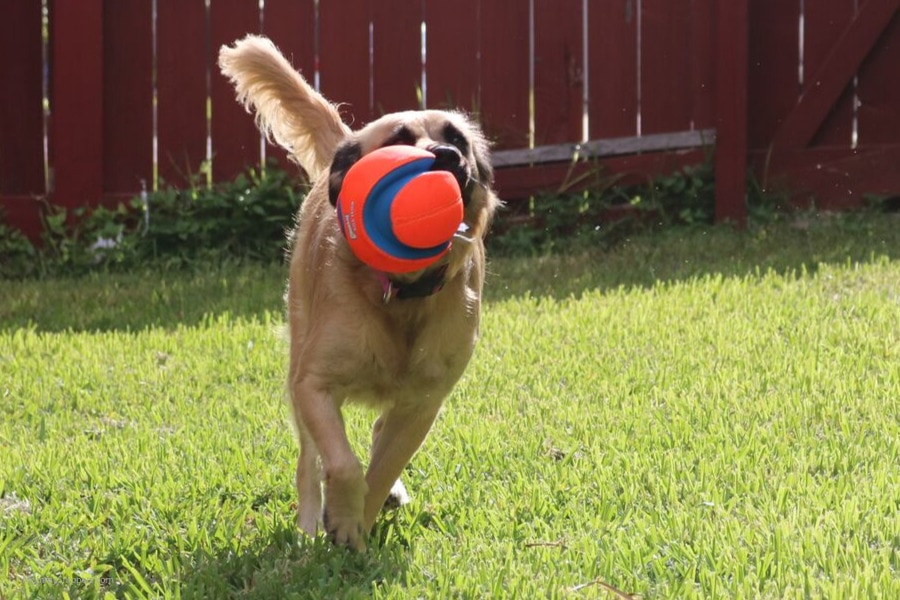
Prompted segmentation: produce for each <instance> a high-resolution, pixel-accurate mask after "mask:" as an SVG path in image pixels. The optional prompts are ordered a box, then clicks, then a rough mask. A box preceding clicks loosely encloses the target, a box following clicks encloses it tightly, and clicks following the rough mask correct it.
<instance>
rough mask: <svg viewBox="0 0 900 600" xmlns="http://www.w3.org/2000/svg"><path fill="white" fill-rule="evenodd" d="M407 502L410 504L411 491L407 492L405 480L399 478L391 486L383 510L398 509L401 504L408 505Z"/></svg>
mask: <svg viewBox="0 0 900 600" xmlns="http://www.w3.org/2000/svg"><path fill="white" fill-rule="evenodd" d="M407 504H409V493H407V491H406V486H404V485H403V482H402V481H400V480H399V479H398V480H397V481H395V482H394V485H393V486H392V487H391V491H390V493H389V494H388V497H387V498H385V500H384V506H383V507H382V510H397V509H398V508H400V507H401V506H406V505H407Z"/></svg>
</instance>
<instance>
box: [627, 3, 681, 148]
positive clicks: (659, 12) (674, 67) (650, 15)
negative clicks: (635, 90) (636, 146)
mask: <svg viewBox="0 0 900 600" xmlns="http://www.w3.org/2000/svg"><path fill="white" fill-rule="evenodd" d="M641 6H642V11H643V13H642V25H641V40H640V43H641V74H640V76H641V99H640V102H641V133H642V134H643V133H664V132H671V131H683V130H685V129H689V128H690V125H691V96H692V94H691V90H690V88H689V86H686V85H685V75H686V74H687V73H690V64H691V56H690V47H691V40H690V36H691V27H690V25H691V22H690V0H643V1H642V3H641Z"/></svg>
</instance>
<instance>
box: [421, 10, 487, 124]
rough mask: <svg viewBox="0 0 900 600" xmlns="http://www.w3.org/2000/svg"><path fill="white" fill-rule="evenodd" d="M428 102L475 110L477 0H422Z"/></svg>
mask: <svg viewBox="0 0 900 600" xmlns="http://www.w3.org/2000/svg"><path fill="white" fill-rule="evenodd" d="M425 22H426V23H427V25H428V36H427V38H426V50H427V51H426V62H427V64H426V73H427V82H428V97H427V106H428V107H431V108H450V109H461V110H465V111H468V112H477V111H478V110H479V107H480V100H479V98H478V37H479V31H480V30H481V28H482V27H483V26H484V25H483V24H482V23H481V20H480V15H479V2H478V0H457V1H456V2H446V1H444V0H425Z"/></svg>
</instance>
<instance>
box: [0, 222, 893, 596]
mask: <svg viewBox="0 0 900 600" xmlns="http://www.w3.org/2000/svg"><path fill="white" fill-rule="evenodd" d="M898 225H900V222H898V220H897V218H894V217H889V216H885V215H868V216H860V217H848V218H841V219H836V218H827V219H815V218H810V219H807V220H798V221H793V222H791V223H779V224H774V225H768V226H765V227H755V228H753V229H751V230H750V231H749V232H746V233H736V232H733V231H731V230H730V229H728V228H708V229H703V228H687V229H671V230H666V231H663V232H657V233H654V234H642V235H637V236H635V237H634V238H632V239H630V240H627V241H626V242H624V243H622V244H621V245H619V246H617V247H616V248H614V249H612V250H609V251H605V252H599V251H598V252H595V253H592V254H586V255H578V256H569V257H544V258H540V259H533V260H525V259H503V260H494V261H493V262H492V263H491V276H490V279H489V281H488V288H489V291H488V294H487V296H488V302H487V303H486V306H485V311H484V327H483V335H482V339H481V341H480V345H479V347H478V350H477V351H476V355H475V357H474V359H473V361H472V363H471V365H470V367H469V370H468V371H467V372H466V374H465V376H464V377H463V379H462V381H461V382H460V384H459V385H458V386H457V388H456V390H455V391H454V392H453V394H452V395H451V397H450V398H449V400H448V402H447V405H446V408H445V410H444V411H443V412H442V414H441V416H440V418H439V419H438V422H437V423H436V425H435V428H434V430H433V431H432V433H431V435H430V436H429V438H428V440H427V441H426V442H425V445H424V447H423V449H422V451H421V452H420V453H419V454H417V455H416V457H415V458H414V459H413V461H412V463H411V465H410V466H409V468H408V469H407V473H406V481H407V486H408V487H409V488H410V491H411V492H412V494H413V501H412V503H411V504H410V505H409V506H407V507H405V508H404V509H402V510H401V511H399V512H397V513H394V514H392V515H391V516H388V517H385V518H383V519H382V520H381V521H380V522H379V524H378V525H377V526H376V530H375V532H374V533H373V536H372V537H373V539H371V540H370V544H369V545H370V548H369V550H368V551H367V553H365V554H355V553H352V552H349V551H345V550H342V549H336V548H332V547H330V546H329V545H328V544H327V543H325V542H324V540H323V539H321V538H319V539H315V540H310V539H307V538H305V537H304V536H302V535H299V534H298V533H297V532H296V530H295V528H294V510H295V507H294V501H295V498H294V489H293V461H294V459H295V442H294V439H293V435H292V433H291V429H290V426H289V425H288V411H287V409H286V406H285V405H284V403H283V401H282V398H283V375H284V369H285V349H284V347H283V344H282V342H281V341H280V339H279V331H280V326H281V323H282V317H281V310H280V297H281V293H282V291H283V290H282V288H283V281H282V280H283V276H284V273H283V270H282V269H281V268H279V267H265V268H261V267H248V266H244V267H231V268H226V267H221V268H215V269H206V270H198V272H196V273H184V272H182V273H172V272H163V273H154V272H153V271H152V270H148V271H146V272H142V273H135V274H127V275H122V274H120V275H94V276H90V277H86V278H82V279H73V280H62V279H57V280H50V281H26V282H9V281H6V282H0V449H2V454H0V598H7V597H9V598H17V597H35V598H44V597H59V596H62V595H64V594H68V595H69V596H70V597H73V598H92V597H101V598H102V597H124V596H127V597H173V598H175V597H185V598H192V597H194V598H196V597H201V598H228V597H234V598H237V597H240V598H284V597H297V598H338V597H349V598H354V597H374V598H397V599H401V598H403V599H405V598H414V597H429V598H430V597H434V598H446V597H460V598H482V597H509V598H544V597H547V598H557V597H558V598H622V597H629V596H633V597H636V596H639V597H642V598H669V597H673V598H752V597H764V598H775V597H777V598H808V597H817V598H818V597H825V598H841V599H844V598H877V597H885V598H896V597H900V576H898V574H897V570H898V568H900V554H898V552H900V262H898V260H897V259H900V227H898ZM371 419H372V415H371V414H370V413H367V412H366V411H364V410H351V411H349V412H348V416H347V425H348V428H349V430H350V434H351V437H352V439H353V440H354V443H355V444H357V446H358V447H359V448H364V447H365V441H366V438H367V437H368V427H369V423H370V422H371Z"/></svg>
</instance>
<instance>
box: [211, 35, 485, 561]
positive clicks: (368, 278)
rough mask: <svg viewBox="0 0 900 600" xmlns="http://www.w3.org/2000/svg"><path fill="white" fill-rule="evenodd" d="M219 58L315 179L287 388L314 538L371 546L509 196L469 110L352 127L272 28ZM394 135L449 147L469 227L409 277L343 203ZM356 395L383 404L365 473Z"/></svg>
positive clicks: (462, 361)
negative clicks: (342, 215) (353, 179)
mask: <svg viewBox="0 0 900 600" xmlns="http://www.w3.org/2000/svg"><path fill="white" fill-rule="evenodd" d="M219 66H220V67H221V69H222V72H223V73H224V74H225V75H226V76H227V77H229V78H230V79H231V81H232V83H233V84H234V85H235V88H236V89H237V96H238V100H239V101H240V102H242V103H243V104H244V105H245V106H246V107H247V108H248V110H251V109H255V111H256V121H257V124H258V125H259V127H260V129H261V130H262V131H263V132H265V133H266V135H268V136H269V137H270V138H274V140H275V141H276V142H277V143H279V144H280V145H281V146H283V147H285V148H287V149H288V151H289V152H290V153H291V154H292V155H293V156H294V157H295V158H296V160H297V162H298V163H299V164H300V165H301V166H302V167H303V168H304V169H305V170H306V172H307V173H308V174H309V176H310V178H311V180H312V181H313V187H312V189H311V191H310V192H309V195H308V196H307V198H306V200H305V201H304V203H303V207H302V208H301V210H300V214H299V218H298V224H297V227H296V230H295V232H294V240H293V254H292V258H291V265H290V280H289V284H288V292H287V318H288V322H289V329H290V346H291V347H290V375H289V379H288V387H289V392H290V399H291V405H292V407H293V412H294V417H295V420H296V423H297V431H298V435H299V438H300V457H299V459H298V461H297V479H296V482H297V493H298V495H299V511H298V524H299V526H300V528H301V529H303V530H304V531H306V532H307V533H309V534H311V535H315V533H316V531H317V529H318V528H319V524H320V523H323V524H324V530H325V532H326V533H327V534H328V535H329V536H330V538H331V539H332V541H334V542H335V543H336V544H339V545H346V546H350V547H353V548H356V549H364V548H365V536H366V534H367V532H369V531H370V529H371V528H372V525H373V523H374V522H375V518H376V516H377V515H378V513H379V512H380V511H381V509H382V507H385V506H388V505H390V504H391V503H393V504H402V503H405V501H406V500H407V498H406V492H405V490H404V488H403V485H402V484H401V483H400V481H399V477H400V474H401V472H402V470H403V468H404V467H405V466H406V465H407V464H408V463H409V461H410V459H411V457H412V455H413V453H415V451H416V450H417V449H418V448H419V446H420V445H421V443H422V441H423V440H424V439H425V436H426V435H427V433H428V431H429V429H430V428H431V425H432V423H433V422H434V419H435V417H436V416H437V414H438V411H439V409H440V407H441V403H442V402H443V400H444V398H445V397H446V396H447V395H448V394H449V393H450V391H451V390H452V388H453V386H454V385H455V383H456V381H457V380H458V379H459V377H460V376H461V375H462V373H463V370H464V369H465V367H466V364H467V363H468V362H469V358H470V357H471V355H472V351H473V349H474V346H475V341H476V338H477V336H478V323H479V310H480V303H481V288H482V282H483V279H484V244H483V241H482V239H483V237H484V235H485V233H486V231H487V228H488V226H489V223H490V220H491V216H492V215H493V212H494V210H495V208H496V207H497V206H498V204H499V201H498V200H497V197H496V196H495V195H494V193H493V192H492V191H491V189H490V184H491V182H492V178H493V173H492V170H491V164H490V160H489V156H488V144H487V143H486V141H485V139H484V137H483V135H482V134H481V132H480V131H479V129H478V128H477V127H476V126H475V125H474V124H473V123H472V122H471V121H469V120H468V119H467V118H466V117H465V116H463V115H462V114H459V113H454V112H444V111H435V110H427V111H410V112H403V113H396V114H389V115H386V116H384V117H381V118H380V119H378V120H376V121H374V122H372V123H370V124H368V125H366V126H365V127H363V128H362V129H360V130H358V131H351V130H350V129H349V128H348V127H347V126H346V125H345V124H344V123H343V122H342V121H341V118H340V115H339V114H338V112H337V110H336V109H335V107H334V106H333V105H331V104H330V103H329V102H328V101H327V100H325V98H323V97H322V96H321V95H319V94H318V93H317V92H316V91H315V90H314V89H312V88H311V87H310V86H309V84H307V82H306V81H305V80H304V79H303V78H302V77H301V76H300V75H299V74H298V73H297V72H296V71H295V70H294V69H293V68H292V67H291V65H290V64H289V63H288V62H287V60H285V58H284V57H283V56H282V55H281V54H280V53H279V52H278V50H277V49H276V48H275V46H274V44H272V42H270V41H269V40H267V39H265V38H262V37H256V36H248V37H247V38H245V39H243V40H240V41H238V42H236V43H235V45H234V46H233V47H227V46H225V47H222V49H221V51H220V54H219ZM391 144H409V145H415V146H419V147H422V148H426V149H429V150H431V151H432V152H433V153H434V154H435V155H436V156H437V159H436V161H435V167H434V168H440V169H442V170H447V171H450V172H451V173H453V174H454V175H455V176H456V178H457V180H458V181H459V183H460V189H462V190H464V191H463V198H464V202H465V218H464V222H465V224H466V225H467V226H468V230H467V232H466V234H465V237H463V238H461V239H455V240H454V242H453V244H452V248H451V251H450V253H449V254H448V255H447V256H446V257H444V258H443V259H441V260H440V261H439V262H438V263H436V264H434V265H432V266H430V267H429V268H428V269H425V270H422V271H418V272H415V273H410V274H406V275H402V276H401V275H396V274H383V273H382V274H380V273H376V272H375V271H373V270H372V269H371V268H369V267H368V266H366V265H365V264H363V263H362V262H360V261H359V260H358V259H357V258H356V257H355V256H354V255H353V253H352V252H351V250H350V247H349V246H348V244H347V242H346V240H345V239H344V238H343V236H342V234H341V230H340V228H339V225H338V220H337V217H336V215H335V209H334V204H335V201H336V198H337V194H338V192H339V191H340V187H341V182H342V181H343V176H344V174H345V173H346V171H347V169H348V168H349V167H350V166H351V165H352V164H353V163H354V162H356V161H357V160H358V159H359V158H360V157H361V156H363V155H365V154H366V153H368V152H370V151H372V150H374V149H376V148H379V147H382V146H386V145H391ZM441 285H442V287H441V289H440V291H436V292H435V288H437V287H439V286H441ZM345 401H360V402H365V403H368V404H370V405H374V406H375V407H377V408H379V409H380V410H381V411H382V412H381V416H380V417H379V418H378V420H377V421H376V422H375V426H374V430H373V432H372V455H371V460H370V462H369V467H368V470H367V471H366V472H365V474H363V468H362V466H361V464H360V462H359V460H358V459H357V457H356V456H355V455H354V453H353V451H352V450H351V448H350V444H349V443H348V440H347V435H346V433H345V431H344V423H343V419H342V416H341V407H342V405H343V404H344V402H345ZM319 458H321V467H320V464H319ZM323 471H324V491H325V494H324V511H323V510H322V485H321V482H322V480H323V477H322V476H323ZM389 496H390V498H389Z"/></svg>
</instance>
